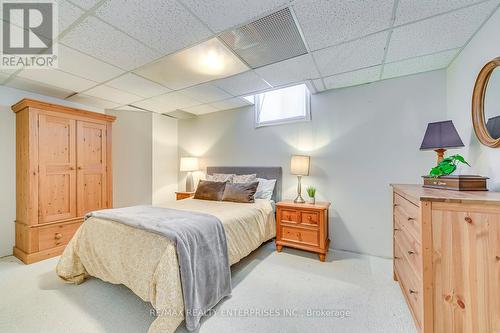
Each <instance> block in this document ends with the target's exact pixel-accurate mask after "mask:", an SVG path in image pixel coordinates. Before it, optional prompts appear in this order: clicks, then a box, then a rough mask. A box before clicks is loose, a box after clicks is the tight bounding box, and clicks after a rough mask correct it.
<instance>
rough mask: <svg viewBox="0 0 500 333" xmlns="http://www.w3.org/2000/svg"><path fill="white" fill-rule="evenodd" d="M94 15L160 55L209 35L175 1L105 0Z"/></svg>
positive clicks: (208, 31)
mask: <svg viewBox="0 0 500 333" xmlns="http://www.w3.org/2000/svg"><path fill="white" fill-rule="evenodd" d="M96 14H97V16H99V17H100V18H102V19H103V20H104V21H106V22H108V23H110V24H111V25H113V26H115V27H117V28H119V29H121V30H122V31H125V32H126V33H127V34H129V35H130V36H132V37H134V38H136V39H138V40H140V41H142V42H143V43H145V44H147V45H149V46H150V47H152V48H154V49H156V50H158V51H159V52H161V53H162V54H169V53H172V52H175V51H177V50H180V49H182V48H184V47H186V46H189V45H192V44H194V43H197V42H199V41H200V40H203V39H206V38H208V37H209V36H211V35H212V32H211V31H210V30H209V29H208V28H206V27H205V26H204V25H203V24H202V23H201V22H200V21H199V20H197V19H196V18H195V17H194V16H193V15H192V14H191V13H189V12H188V11H187V10H186V9H185V8H184V7H183V6H182V5H181V4H180V3H179V2H177V1H175V0H147V1H123V0H108V1H106V2H104V4H103V5H102V6H100V7H99V9H98V10H97V11H96Z"/></svg>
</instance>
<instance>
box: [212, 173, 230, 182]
mask: <svg viewBox="0 0 500 333" xmlns="http://www.w3.org/2000/svg"><path fill="white" fill-rule="evenodd" d="M234 176H235V175H234V174H229V173H214V174H213V175H207V180H209V181H211V182H231V181H232V180H233V177H234Z"/></svg>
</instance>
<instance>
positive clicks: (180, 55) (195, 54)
mask: <svg viewBox="0 0 500 333" xmlns="http://www.w3.org/2000/svg"><path fill="white" fill-rule="evenodd" d="M247 69H248V67H247V66H246V65H245V64H244V63H243V62H241V60H239V59H238V58H237V57H236V56H235V55H234V54H232V53H231V51H229V50H228V49H227V48H226V47H225V46H224V45H223V44H222V43H221V42H220V41H219V40H218V39H217V38H213V39H210V40H208V41H206V42H204V43H201V44H198V45H196V46H193V47H191V48H188V49H185V50H183V51H180V52H177V53H175V54H172V55H169V56H166V57H164V58H162V59H160V60H158V61H156V62H154V63H152V64H148V65H146V66H144V67H142V68H139V69H138V70H136V71H135V73H137V74H139V75H141V76H143V77H145V78H147V79H150V80H152V81H155V82H158V83H161V84H162V85H164V86H166V87H168V88H170V89H175V90H177V89H183V88H186V87H189V86H193V85H196V84H199V83H203V82H207V81H210V80H214V79H218V78H222V77H226V76H230V75H234V74H237V73H241V72H244V71H246V70H247Z"/></svg>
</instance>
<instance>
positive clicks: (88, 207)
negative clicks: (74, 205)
mask: <svg viewBox="0 0 500 333" xmlns="http://www.w3.org/2000/svg"><path fill="white" fill-rule="evenodd" d="M77 128H78V129H77V151H78V152H77V160H78V162H77V165H78V175H77V178H78V213H79V214H80V215H84V214H86V213H88V212H90V211H93V210H96V209H102V208H106V207H107V206H108V205H107V196H106V193H107V192H106V190H107V187H106V186H107V184H106V158H107V156H106V154H107V148H106V147H107V145H106V139H107V138H106V126H105V125H101V124H97V123H91V122H84V121H78V122H77Z"/></svg>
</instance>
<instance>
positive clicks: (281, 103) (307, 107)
mask: <svg viewBox="0 0 500 333" xmlns="http://www.w3.org/2000/svg"><path fill="white" fill-rule="evenodd" d="M309 120H311V94H310V92H309V89H307V86H306V85H305V84H300V85H296V86H291V87H286V88H282V89H276V90H272V91H268V92H265V93H262V94H258V95H255V127H262V126H269V125H278V124H286V123H291V122H297V121H309Z"/></svg>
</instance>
